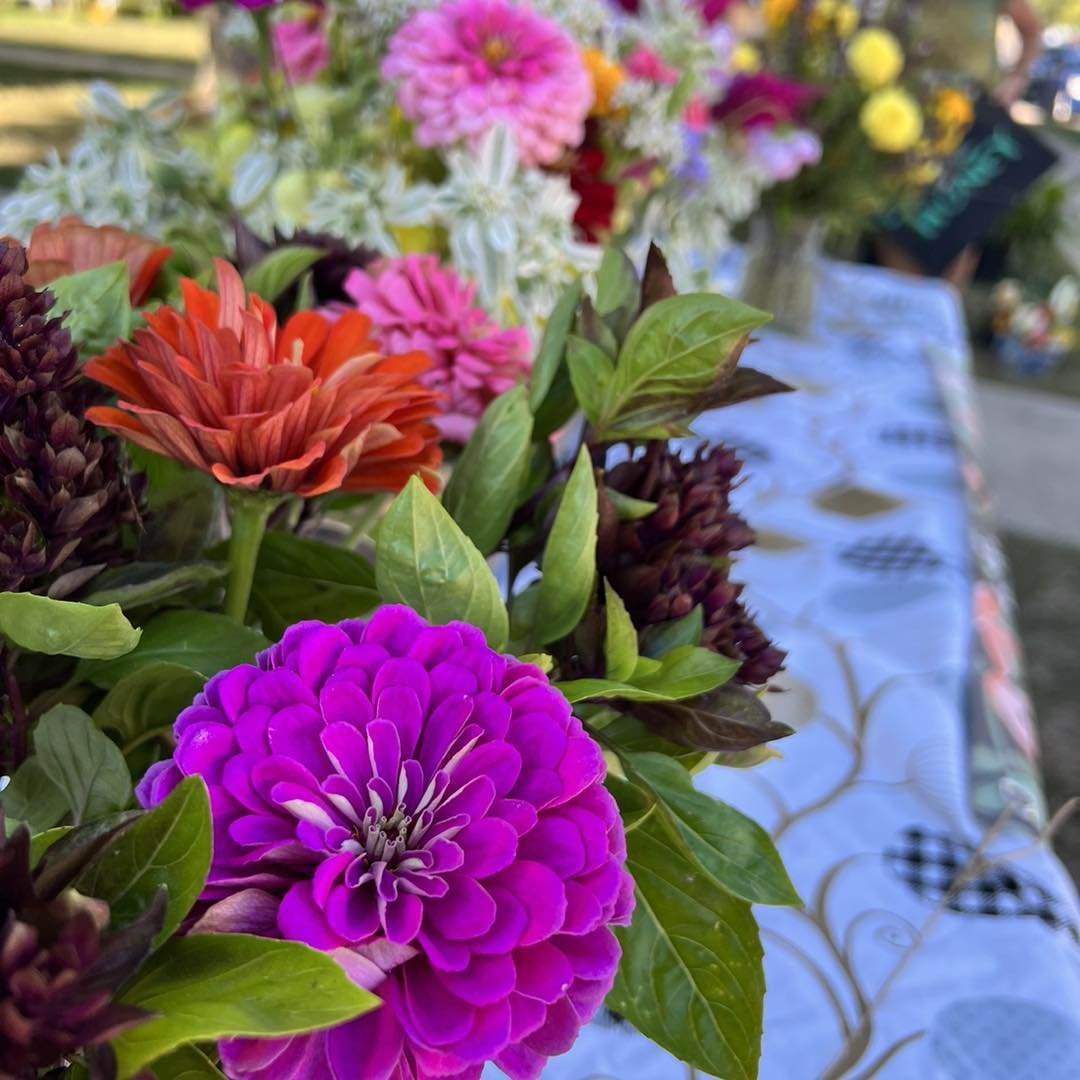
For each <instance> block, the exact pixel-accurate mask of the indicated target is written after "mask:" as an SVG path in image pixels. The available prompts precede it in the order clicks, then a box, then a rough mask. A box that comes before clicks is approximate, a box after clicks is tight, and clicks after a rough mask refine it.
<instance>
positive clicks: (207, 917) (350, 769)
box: [138, 607, 633, 1080]
mask: <svg viewBox="0 0 1080 1080" xmlns="http://www.w3.org/2000/svg"><path fill="white" fill-rule="evenodd" d="M174 730H175V735H176V750H175V752H174V754H173V757H172V758H171V759H169V760H168V761H165V762H160V763H158V764H157V765H154V766H152V767H151V770H150V771H149V772H148V773H147V774H146V776H145V777H144V779H143V780H142V782H141V783H140V784H139V789H138V795H139V799H140V801H141V802H142V803H143V805H144V806H152V805H156V804H157V803H159V802H160V801H161V800H162V799H163V798H165V796H166V795H167V794H168V792H169V791H170V790H172V788H173V787H175V785H176V784H177V783H178V782H179V780H180V779H182V777H184V776H193V775H196V776H201V777H202V778H203V779H204V780H205V781H206V783H207V786H208V787H209V790H210V805H211V808H212V812H213V821H214V857H213V862H212V863H211V866H210V874H209V877H208V879H207V884H206V888H205V890H204V892H203V895H202V898H201V900H202V903H201V908H202V912H201V917H200V920H199V921H198V922H197V923H196V924H195V926H194V927H192V928H191V931H190V932H192V933H199V932H202V931H206V930H217V931H239V932H247V933H255V934H259V935H261V936H266V937H279V938H286V939H291V940H294V941H303V942H305V943H306V944H308V945H310V946H312V947H313V948H316V949H321V950H323V951H326V952H329V953H331V954H332V955H333V957H334V958H335V960H337V962H338V963H339V964H341V966H342V967H343V968H344V969H345V972H346V974H348V975H349V977H350V978H352V979H353V980H354V981H356V982H357V983H359V984H360V985H362V986H365V987H367V988H369V989H372V990H374V991H375V992H376V993H377V994H378V995H379V996H380V997H381V998H382V999H383V1004H382V1006H381V1007H380V1008H378V1009H376V1010H375V1011H374V1012H372V1013H369V1014H367V1015H365V1016H361V1017H359V1018H358V1019H356V1020H352V1021H349V1022H347V1023H345V1024H342V1025H340V1026H339V1027H336V1028H331V1029H330V1030H328V1031H317V1032H313V1033H312V1034H309V1035H299V1036H295V1037H292V1038H281V1039H229V1040H226V1041H224V1042H223V1043H222V1044H221V1056H222V1064H223V1067H224V1071H225V1073H226V1075H228V1076H230V1077H233V1078H234V1080H235V1078H243V1080H316V1078H317V1080H432V1078H436V1077H438V1078H441V1080H451V1078H452V1080H479V1077H480V1074H481V1071H482V1070H483V1067H484V1063H485V1062H487V1061H494V1062H495V1063H496V1064H497V1065H498V1066H499V1068H501V1069H502V1070H503V1072H505V1073H507V1074H508V1075H509V1076H510V1077H512V1078H513V1080H535V1078H536V1077H538V1076H539V1075H540V1073H541V1070H542V1069H543V1067H544V1065H545V1063H546V1061H547V1059H548V1057H550V1056H553V1055H555V1054H561V1053H564V1052H565V1051H566V1050H569V1049H570V1047H571V1046H572V1045H573V1043H574V1041H575V1040H576V1038H577V1035H578V1032H579V1031H580V1029H581V1026H582V1024H584V1023H587V1022H588V1020H589V1019H590V1018H591V1017H592V1016H593V1014H594V1013H595V1012H596V1010H597V1009H598V1008H599V1007H600V1003H601V1002H602V1001H603V999H604V997H605V995H606V994H607V992H608V990H610V988H611V985H612V981H613V980H614V977H615V971H616V968H617V966H618V962H619V946H618V942H617V941H616V939H615V935H614V934H613V933H612V931H611V929H610V926H611V925H612V924H620V925H626V924H627V923H628V922H629V920H630V913H631V909H632V907H633V883H632V882H631V880H630V878H629V876H628V875H627V873H626V870H625V869H624V862H625V859H626V842H625V838H624V835H623V826H622V821H621V819H620V817H619V812H618V810H617V809H616V806H615V801H614V800H613V799H612V797H611V795H609V794H608V792H607V791H606V789H605V788H604V784H603V778H604V759H603V756H602V755H601V753H600V748H599V747H598V746H597V744H596V743H595V742H593V740H592V739H591V738H589V736H588V735H587V734H586V733H585V731H584V730H583V728H582V725H581V722H580V721H579V720H578V719H576V718H575V717H574V716H573V715H572V714H571V712H570V706H569V705H568V704H567V701H566V699H565V698H564V697H563V696H562V695H561V694H560V693H559V692H558V691H557V690H556V689H555V688H554V687H553V686H551V685H550V684H549V682H548V680H547V678H546V677H545V676H544V675H543V674H542V673H541V672H540V670H539V669H538V668H535V667H532V666H531V665H529V664H524V663H521V662H520V661H518V660H515V659H514V658H513V657H508V656H502V655H500V654H499V653H496V652H494V651H493V650H492V649H490V648H488V646H487V644H486V643H485V641H484V637H483V635H482V634H481V633H480V631H479V630H477V629H476V628H475V627H473V626H468V625H467V624H465V623H451V624H450V625H449V626H430V625H429V624H428V623H426V622H424V620H423V619H421V618H420V617H419V616H418V615H417V614H415V613H414V612H412V611H410V610H409V609H408V608H404V607H384V608H381V609H380V610H379V611H377V612H376V613H375V614H374V615H372V616H371V618H370V619H369V620H367V621H360V620H349V621H347V622H343V623H340V624H339V625H337V626H327V625H325V624H324V623H318V622H307V623H299V624H297V625H296V626H293V627H290V628H289V629H288V630H287V631H286V632H285V635H284V637H283V638H282V639H281V641H280V643H279V644H277V645H275V646H273V648H271V649H269V650H267V651H266V652H264V653H262V654H261V655H260V656H259V657H258V658H257V661H256V664H255V665H248V664H245V665H242V666H241V667H237V668H233V669H232V670H231V671H225V672H222V673H221V674H219V675H215V676H214V677H213V678H212V679H211V680H210V681H209V682H208V683H207V684H206V687H205V689H204V690H203V691H202V692H201V693H200V694H199V695H198V696H197V697H196V698H195V702H194V704H193V705H192V706H191V707H190V708H188V709H185V710H184V712H182V713H181V714H180V716H179V717H178V719H177V721H176V726H175V729H174ZM207 904H209V905H210V906H209V907H208V908H207Z"/></svg>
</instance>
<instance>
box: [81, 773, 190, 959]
mask: <svg viewBox="0 0 1080 1080" xmlns="http://www.w3.org/2000/svg"><path fill="white" fill-rule="evenodd" d="M210 850H211V833H210V798H209V796H208V795H207V792H206V785H205V784H204V783H203V780H202V778H201V777H198V776H189V777H186V778H185V779H183V780H181V781H180V783H179V784H178V785H177V786H176V787H175V788H174V789H173V791H172V792H171V793H170V794H169V797H168V798H167V799H165V801H164V802H162V803H161V804H160V805H159V806H156V807H154V809H153V810H151V811H149V812H148V813H146V814H143V815H142V816H140V817H139V819H138V820H137V821H136V822H135V824H134V825H132V826H130V828H128V829H126V830H125V831H124V832H123V833H122V834H121V835H120V837H119V839H118V840H117V841H116V842H115V843H114V844H113V845H112V846H111V847H110V848H109V850H108V851H106V853H105V854H104V855H103V856H102V858H101V859H100V860H98V861H97V862H96V863H94V864H93V865H92V866H91V867H90V868H89V869H88V870H86V871H84V872H83V874H82V875H80V877H79V879H78V882H77V887H78V889H79V891H80V892H83V893H86V894H87V895H88V896H96V897H98V898H99V899H101V900H107V901H108V903H109V911H110V913H111V916H110V925H113V926H127V925H128V924H129V923H132V922H134V921H135V920H136V919H137V918H138V917H139V916H140V915H141V914H142V913H143V912H144V911H145V910H146V909H147V908H148V907H149V906H150V902H151V901H152V900H153V899H154V896H155V895H156V894H157V891H158V889H159V888H161V886H164V887H165V891H166V894H167V896H168V907H167V908H166V911H165V921H164V923H163V925H162V928H161V931H160V932H159V934H158V935H157V938H156V942H157V944H161V943H162V942H163V941H165V940H166V939H167V938H168V937H169V936H170V935H171V934H172V933H173V931H174V930H176V928H177V927H178V926H179V925H180V923H181V921H182V920H183V918H184V916H185V915H187V913H188V912H189V911H190V910H191V905H192V904H194V903H195V900H196V899H197V898H198V895H199V893H200V892H202V889H203V885H204V884H205V882H206V875H207V873H208V872H209V870H210Z"/></svg>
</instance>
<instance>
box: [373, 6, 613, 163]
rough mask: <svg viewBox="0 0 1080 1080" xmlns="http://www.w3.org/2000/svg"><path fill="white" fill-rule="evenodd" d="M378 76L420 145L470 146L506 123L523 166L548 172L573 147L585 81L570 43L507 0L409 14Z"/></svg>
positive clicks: (586, 103) (587, 94) (584, 108)
mask: <svg viewBox="0 0 1080 1080" xmlns="http://www.w3.org/2000/svg"><path fill="white" fill-rule="evenodd" d="M382 75H383V77H384V78H387V79H400V80H401V88H400V90H399V94H398V101H399V103H400V105H401V108H402V110H403V112H404V113H405V115H406V116H407V117H408V118H409V119H410V120H413V121H415V122H416V124H417V128H416V139H417V142H419V143H420V145H421V146H443V145H446V144H448V143H454V142H458V141H459V140H462V139H463V140H465V141H466V142H468V143H469V144H470V145H476V144H477V143H478V142H479V140H480V139H481V138H482V137H483V135H484V133H485V132H487V131H489V130H490V129H491V128H493V127H495V126H496V125H498V124H503V125H505V126H506V127H507V128H509V129H510V131H511V132H512V133H513V135H514V138H515V140H516V142H517V146H518V151H519V153H520V155H521V160H522V162H523V163H524V164H525V165H549V164H551V163H552V162H554V161H555V160H556V159H557V158H558V157H559V156H560V155H561V154H562V152H563V151H564V150H565V149H566V147H568V146H577V144H578V143H580V142H581V139H582V136H583V134H584V126H585V117H586V116H587V115H588V112H589V108H590V107H591V105H592V100H593V89H592V81H591V80H590V78H589V74H588V71H587V70H586V68H585V64H584V61H583V60H582V59H581V54H580V53H579V52H578V48H577V46H576V45H575V44H574V42H573V41H572V40H571V39H570V38H569V37H568V36H567V35H566V34H565V33H564V32H563V31H562V30H561V29H560V28H559V27H558V26H557V25H556V24H555V23H553V22H551V21H549V20H548V19H544V18H542V17H541V16H539V15H537V14H536V13H535V12H534V11H532V10H531V9H530V8H528V7H525V6H519V5H517V4H513V3H510V2H509V0H451V2H450V3H445V4H441V5H440V6H439V7H437V8H434V9H432V10H429V11H420V12H418V13H417V14H416V15H414V16H413V17H412V18H411V19H410V20H409V21H408V22H407V23H406V24H405V25H404V26H403V27H402V28H401V29H400V30H399V31H398V32H397V34H395V36H394V38H393V40H391V42H390V47H389V50H388V52H387V55H386V59H385V60H384V61H383V65H382Z"/></svg>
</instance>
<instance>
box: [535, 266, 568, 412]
mask: <svg viewBox="0 0 1080 1080" xmlns="http://www.w3.org/2000/svg"><path fill="white" fill-rule="evenodd" d="M580 300H581V280H580V279H579V278H575V279H574V281H573V282H571V284H569V285H568V286H567V287H566V288H565V289H564V290H563V292H562V295H561V296H560V297H559V299H558V300H557V301H556V303H555V307H554V308H553V309H552V312H551V315H550V316H549V317H548V321H547V323H546V324H545V326H544V333H543V336H542V337H541V338H540V348H539V349H538V350H537V353H536V360H535V362H534V363H533V368H532V374H531V376H530V377H529V408H530V409H531V410H532V411H533V413H534V414H536V413H538V412H539V411H540V407H541V405H543V403H544V400H545V398H547V396H548V392H549V391H550V390H551V387H552V384H553V383H554V382H555V375H556V374H557V373H558V371H559V368H560V367H562V361H563V353H564V352H565V350H566V335H567V334H569V333H570V327H571V326H573V324H574V315H575V314H576V312H577V306H578V303H579V302H580Z"/></svg>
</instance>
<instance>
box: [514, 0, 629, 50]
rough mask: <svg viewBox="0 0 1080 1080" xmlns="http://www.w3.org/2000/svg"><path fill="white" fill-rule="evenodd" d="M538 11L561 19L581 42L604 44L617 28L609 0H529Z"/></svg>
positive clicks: (584, 43)
mask: <svg viewBox="0 0 1080 1080" xmlns="http://www.w3.org/2000/svg"><path fill="white" fill-rule="evenodd" d="M528 2H529V7H531V8H532V9H533V11H535V12H536V13H537V14H538V15H543V16H544V18H546V19H550V20H551V21H552V22H554V23H558V24H559V26H561V27H562V28H563V29H564V30H565V31H566V32H567V33H568V34H569V35H570V36H571V37H572V38H573V39H574V40H575V41H576V42H578V44H580V45H594V46H598V47H602V46H603V45H604V44H605V43H607V42H608V41H609V39H610V38H611V37H612V34H613V32H614V23H615V14H614V13H613V12H612V6H611V4H610V3H608V2H607V0H528Z"/></svg>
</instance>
